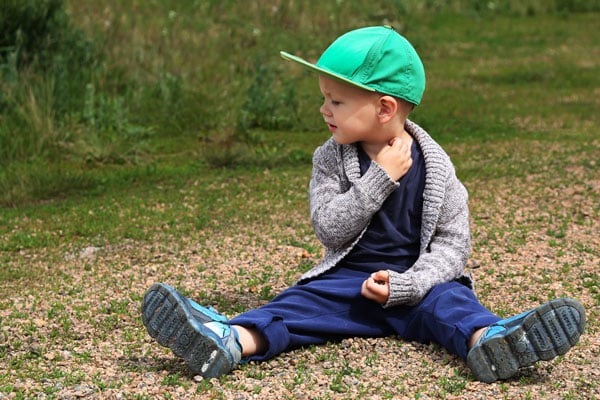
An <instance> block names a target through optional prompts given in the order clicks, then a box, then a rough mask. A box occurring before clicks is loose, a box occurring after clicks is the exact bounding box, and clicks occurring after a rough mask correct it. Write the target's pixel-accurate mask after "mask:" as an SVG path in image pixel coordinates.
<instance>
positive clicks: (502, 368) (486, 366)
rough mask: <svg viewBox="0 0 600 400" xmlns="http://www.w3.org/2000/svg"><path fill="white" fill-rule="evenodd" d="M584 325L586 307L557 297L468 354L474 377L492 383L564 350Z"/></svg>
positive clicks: (577, 335)
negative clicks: (504, 333) (502, 334)
mask: <svg viewBox="0 0 600 400" xmlns="http://www.w3.org/2000/svg"><path fill="white" fill-rule="evenodd" d="M584 327H585V310H584V308H583V306H582V305H581V304H580V303H579V302H577V301H576V300H573V299H555V300H552V301H550V302H548V303H546V304H543V305H541V306H539V307H538V308H536V309H534V310H532V311H531V313H530V314H528V315H526V316H525V317H524V319H523V321H522V322H521V324H520V325H519V326H516V327H514V328H511V329H510V331H509V332H508V333H507V334H506V335H504V336H498V337H492V338H490V339H489V340H487V341H485V342H483V343H481V344H480V345H478V346H476V347H473V349H471V351H470V352H469V354H468V355H467V364H468V365H469V367H470V369H471V371H472V373H473V375H474V376H475V379H477V380H479V381H481V382H485V383H491V382H495V381H497V380H499V379H507V378H510V377H512V376H514V375H515V374H516V373H517V371H518V370H519V369H521V368H524V367H528V366H531V365H533V364H534V363H536V362H537V361H540V360H546V361H547V360H551V359H553V358H554V357H556V356H558V355H561V354H565V353H566V352H567V351H568V350H569V349H570V348H571V347H573V346H574V345H575V344H576V343H577V342H578V341H579V337H580V335H581V334H582V333H583V329H584Z"/></svg>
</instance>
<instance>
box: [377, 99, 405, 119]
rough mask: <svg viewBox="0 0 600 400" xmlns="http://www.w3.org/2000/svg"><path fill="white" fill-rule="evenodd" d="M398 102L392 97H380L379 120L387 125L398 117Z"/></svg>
mask: <svg viewBox="0 0 600 400" xmlns="http://www.w3.org/2000/svg"><path fill="white" fill-rule="evenodd" d="M399 107H400V105H399V104H398V100H396V99H395V98H394V97H392V96H388V95H383V96H381V97H379V113H378V116H379V120H380V121H381V122H382V123H385V122H387V121H389V120H390V119H392V118H393V117H395V116H396V114H397V113H398V108H399Z"/></svg>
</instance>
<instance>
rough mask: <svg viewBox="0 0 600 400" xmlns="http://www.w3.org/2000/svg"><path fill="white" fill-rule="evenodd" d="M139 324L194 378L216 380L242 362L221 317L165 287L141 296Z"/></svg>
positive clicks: (235, 339) (236, 342)
mask: <svg viewBox="0 0 600 400" xmlns="http://www.w3.org/2000/svg"><path fill="white" fill-rule="evenodd" d="M142 322H143V323H144V326H146V329H147V330H148V333H149V334H150V336H152V337H153V338H155V339H156V341H157V342H158V343H159V344H160V345H162V346H165V347H168V348H170V349H171V351H173V353H174V354H175V355H176V356H178V357H181V358H183V359H184V360H185V363H186V365H187V367H188V368H189V369H190V370H191V371H192V372H193V373H194V374H196V375H201V376H203V377H205V378H214V377H219V376H221V375H224V374H227V373H228V372H230V371H231V370H232V369H233V368H235V367H236V366H237V365H238V364H239V363H240V360H241V358H242V348H241V346H240V343H239V338H238V337H237V332H236V330H235V329H234V328H232V327H231V326H230V325H229V324H228V320H227V318H226V317H225V316H224V315H222V314H219V313H218V312H217V311H216V310H214V309H213V308H212V307H202V306H201V305H199V304H198V303H196V302H194V301H192V300H190V299H188V298H186V297H184V296H182V295H181V294H180V293H179V292H178V291H177V290H175V289H174V288H172V287H171V286H169V285H167V284H165V283H157V284H154V285H152V286H151V287H150V289H148V291H147V292H146V294H145V295H144V300H143V301H142Z"/></svg>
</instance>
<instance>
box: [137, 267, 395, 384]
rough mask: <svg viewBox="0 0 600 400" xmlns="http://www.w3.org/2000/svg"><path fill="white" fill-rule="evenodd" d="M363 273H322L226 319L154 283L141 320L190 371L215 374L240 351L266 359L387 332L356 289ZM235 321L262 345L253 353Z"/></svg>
mask: <svg viewBox="0 0 600 400" xmlns="http://www.w3.org/2000/svg"><path fill="white" fill-rule="evenodd" d="M367 277H368V274H366V273H364V272H356V271H347V270H342V271H341V272H335V273H331V274H325V275H323V276H321V277H320V278H319V279H316V280H313V281H310V282H308V283H306V284H303V285H298V286H292V287H290V288H288V289H286V290H285V291H284V292H283V293H281V294H280V295H279V296H277V297H276V298H275V299H273V300H272V301H271V302H269V303H268V304H266V305H265V306H263V307H261V308H259V309H256V310H250V311H248V312H246V313H243V314H241V315H239V316H238V317H236V318H233V319H231V320H229V321H227V319H226V318H225V317H224V316H222V315H220V314H218V313H216V311H214V310H212V309H210V308H205V307H202V306H200V305H198V304H197V303H195V302H193V301H192V300H190V299H187V298H185V297H183V296H182V295H181V294H179V293H178V292H177V291H176V290H175V289H173V288H171V287H170V286H168V285H166V284H157V285H153V286H152V287H151V288H150V289H149V290H148V291H147V292H146V295H145V296H144V300H143V302H142V320H143V322H144V325H145V326H146V328H147V330H148V332H149V333H150V335H151V336H152V337H154V338H156V340H157V341H158V343H159V344H161V345H163V346H166V347H169V348H171V350H172V351H173V353H175V355H177V356H180V357H182V358H184V360H185V361H186V364H187V365H188V367H189V368H190V370H192V372H194V373H196V374H200V375H202V376H205V377H214V376H219V375H222V374H225V373H227V372H229V371H230V370H231V369H233V368H235V366H236V365H238V364H239V363H240V361H241V360H242V356H241V355H242V353H243V354H244V360H265V359H268V358H271V357H273V356H275V355H277V354H279V353H281V352H283V351H286V350H289V349H292V348H297V347H300V346H303V345H310V344H320V343H324V342H326V341H328V340H336V339H339V338H342V337H347V336H382V335H389V334H392V333H393V331H392V330H391V328H390V327H389V326H388V325H387V324H386V322H385V319H384V312H383V309H382V308H381V306H380V305H378V304H377V303H375V302H372V301H370V300H367V299H365V298H364V297H362V295H361V294H360V288H361V284H362V282H363V281H364V280H365V279H366V278H367ZM236 326H241V327H242V329H240V332H242V330H248V332H250V333H251V334H253V335H256V336H257V337H258V338H259V340H258V341H259V342H261V343H262V345H263V348H262V349H261V348H257V349H256V350H257V351H258V352H257V353H256V354H253V355H249V354H248V352H247V351H244V349H242V348H241V346H240V343H239V339H240V338H239V336H238V332H237V330H236V329H235V327H236ZM246 333H247V332H246ZM262 339H264V341H263V340H262ZM259 347H260V346H259Z"/></svg>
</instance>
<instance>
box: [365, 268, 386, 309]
mask: <svg viewBox="0 0 600 400" xmlns="http://www.w3.org/2000/svg"><path fill="white" fill-rule="evenodd" d="M360 293H361V294H362V295H363V296H364V297H366V298H367V299H370V300H373V301H376V302H377V303H379V304H382V305H383V304H385V303H386V302H387V300H388V297H389V296H390V274H389V272H387V271H377V272H374V273H373V274H371V276H370V277H369V279H367V280H366V281H364V282H363V284H362V288H361V290H360Z"/></svg>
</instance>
